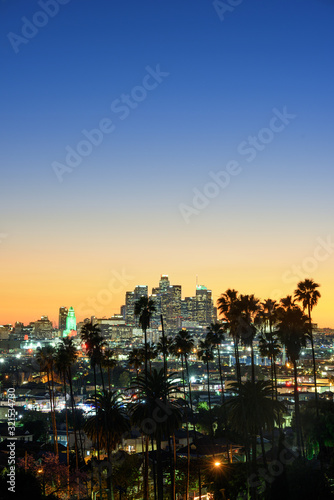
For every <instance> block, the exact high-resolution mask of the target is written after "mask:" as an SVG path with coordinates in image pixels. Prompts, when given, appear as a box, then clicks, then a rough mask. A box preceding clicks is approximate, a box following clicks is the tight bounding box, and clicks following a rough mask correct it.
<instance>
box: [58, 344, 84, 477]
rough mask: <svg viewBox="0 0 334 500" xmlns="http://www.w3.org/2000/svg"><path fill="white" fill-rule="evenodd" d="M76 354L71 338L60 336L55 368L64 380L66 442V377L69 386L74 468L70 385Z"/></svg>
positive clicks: (72, 403)
mask: <svg viewBox="0 0 334 500" xmlns="http://www.w3.org/2000/svg"><path fill="white" fill-rule="evenodd" d="M77 356H78V352H77V350H76V348H75V346H74V344H73V340H72V338H70V337H64V338H62V339H61V343H60V345H59V347H58V350H57V353H56V358H55V366H56V368H57V370H58V371H59V372H60V373H61V375H62V377H63V382H64V391H65V411H66V433H67V443H68V441H69V439H68V419H67V404H66V393H67V391H66V379H67V380H68V382H69V386H70V397H71V408H72V419H73V430H74V445H75V459H76V468H77V469H78V467H79V448H78V440H77V425H76V415H75V408H74V396H73V385H72V366H73V364H74V363H75V360H76V358H77ZM81 452H82V446H81Z"/></svg>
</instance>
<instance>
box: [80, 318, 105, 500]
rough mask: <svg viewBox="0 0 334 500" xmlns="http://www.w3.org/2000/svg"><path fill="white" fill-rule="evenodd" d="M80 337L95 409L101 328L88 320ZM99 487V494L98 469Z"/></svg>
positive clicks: (101, 344) (100, 484) (100, 350)
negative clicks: (88, 363) (88, 364)
mask: <svg viewBox="0 0 334 500" xmlns="http://www.w3.org/2000/svg"><path fill="white" fill-rule="evenodd" d="M81 339H82V341H83V342H84V344H85V347H86V352H87V354H88V357H89V358H90V364H91V367H92V368H93V373H94V398H95V409H97V403H98V401H97V383H96V365H97V364H98V365H99V366H100V372H101V377H102V382H103V373H102V367H101V361H102V356H103V355H102V347H103V344H104V341H103V337H102V335H101V330H100V328H99V326H98V325H95V324H93V322H88V323H85V324H84V325H83V327H82V328H81ZM103 392H104V383H103ZM95 425H96V435H97V436H98V435H99V433H100V431H99V419H98V418H96V419H95ZM97 459H98V461H100V440H99V439H98V440H97ZM99 488H100V495H101V494H102V482H101V473H100V469H99Z"/></svg>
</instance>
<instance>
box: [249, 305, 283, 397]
mask: <svg viewBox="0 0 334 500" xmlns="http://www.w3.org/2000/svg"><path fill="white" fill-rule="evenodd" d="M277 308H278V305H277V302H276V300H271V299H267V300H265V301H264V302H262V303H261V309H260V310H259V311H258V313H257V314H256V317H255V321H254V323H255V325H257V326H259V328H260V331H261V336H260V338H259V351H260V354H261V356H263V357H267V358H269V359H270V369H271V380H272V385H273V394H274V395H275V397H276V399H277V376H276V358H277V356H278V354H279V352H280V344H279V343H278V341H277V337H276V336H275V335H274V334H273V328H274V326H275V325H276V324H277V321H278V319H277V310H278V309H277Z"/></svg>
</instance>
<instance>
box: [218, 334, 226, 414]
mask: <svg viewBox="0 0 334 500" xmlns="http://www.w3.org/2000/svg"><path fill="white" fill-rule="evenodd" d="M217 347H218V366H219V376H220V387H221V391H222V392H221V397H222V404H224V403H225V391H224V384H223V374H222V365H221V359H220V345H219V344H218V345H217Z"/></svg>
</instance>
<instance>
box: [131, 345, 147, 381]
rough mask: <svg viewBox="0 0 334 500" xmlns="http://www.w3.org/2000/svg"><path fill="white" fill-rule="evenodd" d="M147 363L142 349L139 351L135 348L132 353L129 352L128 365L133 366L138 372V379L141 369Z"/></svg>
mask: <svg viewBox="0 0 334 500" xmlns="http://www.w3.org/2000/svg"><path fill="white" fill-rule="evenodd" d="M144 361H145V353H143V351H142V349H138V348H137V347H134V348H133V349H132V350H131V351H130V352H129V357H128V363H129V366H133V368H134V369H135V370H136V372H137V377H138V375H139V369H140V367H141V366H142V364H143V363H144Z"/></svg>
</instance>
